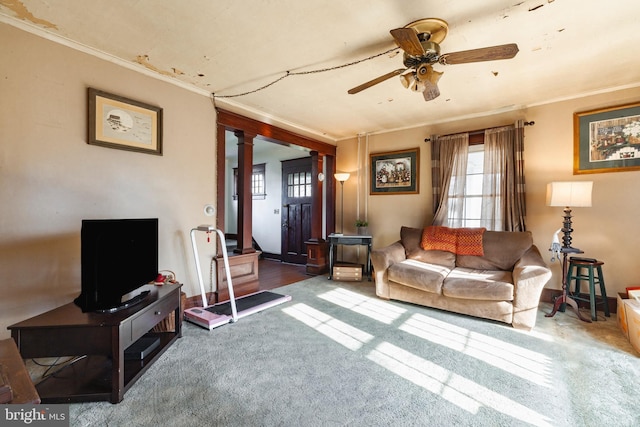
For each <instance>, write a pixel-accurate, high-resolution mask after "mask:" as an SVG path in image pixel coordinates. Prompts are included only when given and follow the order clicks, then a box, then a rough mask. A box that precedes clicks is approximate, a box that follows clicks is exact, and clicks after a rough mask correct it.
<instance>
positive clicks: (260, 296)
mask: <svg viewBox="0 0 640 427" xmlns="http://www.w3.org/2000/svg"><path fill="white" fill-rule="evenodd" d="M282 297H284V295H280V294H276V293H273V292H269V291H264V292H258V293H257V294H253V295H247V296H245V297H239V298H236V310H238V312H242V311H244V310H248V309H250V308H252V307H255V306H256V305H260V304H264V303H267V302H271V301H274V300H277V299H280V298H282ZM205 310H207V311H209V312H211V313H214V314H225V315H227V316H231V303H230V302H229V301H227V302H224V303H221V304H216V305H212V306H211V307H208V308H206V309H205Z"/></svg>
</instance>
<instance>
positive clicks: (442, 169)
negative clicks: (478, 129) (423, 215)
mask: <svg viewBox="0 0 640 427" xmlns="http://www.w3.org/2000/svg"><path fill="white" fill-rule="evenodd" d="M468 152H469V134H468V133H462V134H457V135H446V136H432V137H431V179H432V182H433V212H434V216H433V224H434V225H444V226H449V227H461V226H462V223H461V221H460V220H459V218H462V213H463V209H464V203H463V201H462V199H461V198H451V199H450V198H449V194H464V187H465V181H466V175H467V155H468ZM452 218H455V220H453V221H452V220H451V219H452Z"/></svg>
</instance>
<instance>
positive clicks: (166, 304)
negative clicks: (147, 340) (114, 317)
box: [131, 288, 180, 343]
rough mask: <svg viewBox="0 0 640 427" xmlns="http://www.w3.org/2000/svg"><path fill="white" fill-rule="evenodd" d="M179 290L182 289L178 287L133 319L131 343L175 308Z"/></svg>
mask: <svg viewBox="0 0 640 427" xmlns="http://www.w3.org/2000/svg"><path fill="white" fill-rule="evenodd" d="M179 291H180V289H179V288H176V291H175V292H171V293H170V294H169V295H167V296H166V297H165V298H163V299H162V300H160V301H158V302H157V303H156V304H152V305H151V306H149V307H147V308H146V309H145V310H143V311H142V312H141V313H139V315H138V316H136V317H135V318H133V319H132V320H131V343H133V342H135V341H137V340H138V338H140V337H141V336H143V335H144V334H146V333H147V332H149V330H151V329H152V328H153V327H154V326H156V325H157V324H158V323H159V322H160V321H161V320H162V319H164V318H165V317H167V316H168V315H169V314H170V313H171V312H172V311H174V310H175V308H176V304H179V299H178V298H179V296H180V292H179Z"/></svg>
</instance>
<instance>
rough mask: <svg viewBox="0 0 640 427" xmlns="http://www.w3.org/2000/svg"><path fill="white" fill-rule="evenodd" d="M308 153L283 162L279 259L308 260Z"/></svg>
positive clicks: (309, 228)
mask: <svg viewBox="0 0 640 427" xmlns="http://www.w3.org/2000/svg"><path fill="white" fill-rule="evenodd" d="M311 191H312V185H311V157H305V158H302V159H295V160H285V161H283V162H282V215H281V219H282V248H281V254H282V255H281V256H282V262H289V263H293V264H306V263H307V247H306V244H305V242H306V241H307V240H309V238H311V201H312V197H311Z"/></svg>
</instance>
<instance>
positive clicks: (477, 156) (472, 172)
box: [447, 144, 484, 227]
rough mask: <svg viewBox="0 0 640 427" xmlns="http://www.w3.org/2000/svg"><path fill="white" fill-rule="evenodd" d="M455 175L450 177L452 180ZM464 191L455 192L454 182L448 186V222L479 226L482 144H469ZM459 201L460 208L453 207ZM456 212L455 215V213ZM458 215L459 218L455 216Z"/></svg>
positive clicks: (464, 225)
mask: <svg viewBox="0 0 640 427" xmlns="http://www.w3.org/2000/svg"><path fill="white" fill-rule="evenodd" d="M455 179H456V177H452V178H451V180H452V181H454V180H455ZM464 179H465V186H464V188H465V191H464V193H462V194H455V188H456V185H455V183H452V185H451V186H450V187H449V201H448V203H449V209H447V211H448V212H449V218H448V219H449V223H450V224H460V226H461V227H480V226H481V225H480V219H481V218H482V200H483V196H484V192H483V185H482V184H483V181H484V145H482V144H476V145H470V146H469V152H468V154H467V173H466V175H465V176H464ZM458 203H460V204H461V205H462V209H455V205H457V204H458ZM456 214H457V215H456ZM458 215H459V216H460V217H459V218H458V217H457V216H458Z"/></svg>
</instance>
